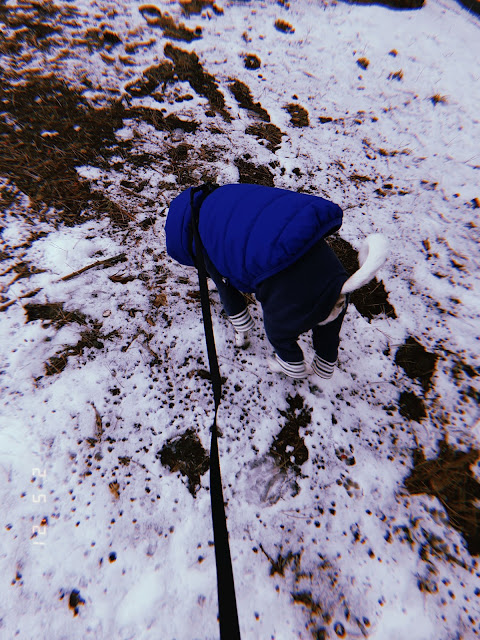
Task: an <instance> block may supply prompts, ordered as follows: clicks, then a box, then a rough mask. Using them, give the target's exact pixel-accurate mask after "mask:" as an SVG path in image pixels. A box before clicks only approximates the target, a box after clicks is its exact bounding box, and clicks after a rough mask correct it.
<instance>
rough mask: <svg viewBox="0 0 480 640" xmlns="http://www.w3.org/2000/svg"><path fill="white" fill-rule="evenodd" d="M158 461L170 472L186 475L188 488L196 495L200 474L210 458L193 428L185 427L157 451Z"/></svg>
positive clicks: (207, 466) (206, 467)
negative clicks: (183, 431)
mask: <svg viewBox="0 0 480 640" xmlns="http://www.w3.org/2000/svg"><path fill="white" fill-rule="evenodd" d="M157 458H160V462H161V463H162V464H163V465H164V466H166V467H168V468H169V469H170V471H171V472H172V473H175V472H176V471H180V473H181V474H182V476H186V477H187V480H188V483H187V486H188V490H189V491H190V493H191V494H192V496H194V497H195V496H196V493H197V490H198V488H199V486H200V478H201V476H202V475H203V474H204V473H206V472H207V471H208V469H209V468H210V458H209V456H208V454H207V452H206V451H205V449H204V448H203V446H202V443H201V442H200V440H199V438H198V436H197V434H196V433H195V431H193V429H187V431H185V433H184V434H183V435H181V436H180V437H178V438H172V439H171V440H168V441H167V442H166V443H165V444H164V445H163V447H162V449H161V450H160V451H159V452H158V453H157Z"/></svg>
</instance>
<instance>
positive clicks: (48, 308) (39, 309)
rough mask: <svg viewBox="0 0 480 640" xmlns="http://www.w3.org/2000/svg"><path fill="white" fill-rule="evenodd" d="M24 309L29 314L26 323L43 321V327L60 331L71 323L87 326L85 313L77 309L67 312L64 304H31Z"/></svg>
mask: <svg viewBox="0 0 480 640" xmlns="http://www.w3.org/2000/svg"><path fill="white" fill-rule="evenodd" d="M23 309H24V311H26V313H27V320H26V322H34V321H35V320H42V326H46V327H49V326H52V325H53V326H55V327H56V328H57V329H60V328H61V327H63V326H65V325H66V324H68V323H70V322H76V323H78V324H82V325H85V324H87V317H86V315H85V314H84V313H82V312H81V311H77V310H76V309H73V310H72V311H66V310H65V309H64V307H63V302H48V303H46V304H35V303H29V304H25V305H24V306H23Z"/></svg>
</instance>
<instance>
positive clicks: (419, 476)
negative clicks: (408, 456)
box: [404, 440, 480, 556]
mask: <svg viewBox="0 0 480 640" xmlns="http://www.w3.org/2000/svg"><path fill="white" fill-rule="evenodd" d="M479 458H480V452H479V451H477V450H476V449H471V450H470V451H467V452H464V451H458V450H455V449H453V448H452V447H450V445H449V444H448V442H446V441H445V440H442V441H441V442H440V443H439V453H438V455H437V457H436V458H433V459H431V460H427V459H426V458H425V454H424V453H423V450H422V449H415V450H414V452H413V469H412V471H411V473H410V475H409V476H408V477H407V478H405V481H404V484H405V488H406V489H407V490H408V491H409V492H410V493H411V494H413V495H416V494H422V493H426V494H428V495H430V496H435V497H436V498H438V500H440V502H441V503H442V505H443V507H444V508H445V511H446V512H447V515H448V519H449V522H450V524H451V525H452V527H454V528H455V529H456V530H457V531H459V532H460V533H461V534H462V536H463V537H464V539H465V542H466V545H467V548H468V551H469V552H470V554H471V555H472V556H478V555H480V509H479V508H478V506H477V505H476V503H477V501H478V500H480V483H479V482H478V480H477V479H476V478H475V476H474V474H473V472H472V470H471V467H472V466H473V465H474V464H475V463H477V462H478V460H479Z"/></svg>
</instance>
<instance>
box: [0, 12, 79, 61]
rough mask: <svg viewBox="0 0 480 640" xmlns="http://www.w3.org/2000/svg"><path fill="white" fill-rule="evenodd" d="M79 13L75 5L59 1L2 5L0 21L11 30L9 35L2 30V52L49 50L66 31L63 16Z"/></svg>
mask: <svg viewBox="0 0 480 640" xmlns="http://www.w3.org/2000/svg"><path fill="white" fill-rule="evenodd" d="M77 14H78V10H77V9H76V8H75V7H74V6H71V5H67V4H64V3H62V4H60V5H58V4H55V3H54V2H51V1H50V0H46V1H45V2H35V1H28V0H24V1H23V2H19V3H18V4H17V5H11V6H10V5H7V4H6V3H5V2H2V3H1V4H0V22H3V23H4V24H5V25H6V26H7V27H9V28H10V29H11V32H10V34H9V35H4V33H3V32H2V31H0V53H6V54H8V55H11V54H15V53H20V52H21V50H22V49H23V48H24V47H25V48H27V47H35V48H36V49H44V50H45V49H49V48H50V47H51V46H52V45H54V44H55V39H54V38H53V37H52V36H54V35H56V34H58V33H60V32H61V31H62V27H61V20H62V17H64V18H69V17H72V16H75V15H77Z"/></svg>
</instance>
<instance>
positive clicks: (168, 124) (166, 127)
mask: <svg viewBox="0 0 480 640" xmlns="http://www.w3.org/2000/svg"><path fill="white" fill-rule="evenodd" d="M125 117H126V118H133V119H137V120H143V121H144V122H146V123H147V124H151V125H152V127H155V129H157V130H158V131H174V130H175V129H181V130H182V131H186V132H187V133H195V131H196V130H197V129H198V127H199V126H200V125H199V124H198V122H195V120H182V119H181V118H179V117H178V116H176V115H174V114H173V113H171V114H169V115H168V116H167V117H166V118H165V117H164V116H163V114H162V113H161V112H160V111H158V109H149V108H148V107H132V108H130V109H127V110H126V111H125Z"/></svg>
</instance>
